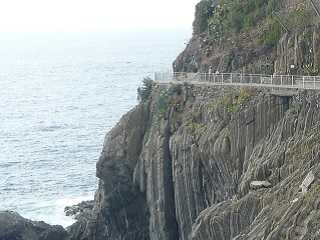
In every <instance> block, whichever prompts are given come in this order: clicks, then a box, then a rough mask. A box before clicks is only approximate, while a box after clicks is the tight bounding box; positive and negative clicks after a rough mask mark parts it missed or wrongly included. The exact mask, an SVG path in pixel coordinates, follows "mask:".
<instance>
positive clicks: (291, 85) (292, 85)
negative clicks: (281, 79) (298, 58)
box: [291, 76, 294, 87]
mask: <svg viewBox="0 0 320 240" xmlns="http://www.w3.org/2000/svg"><path fill="white" fill-rule="evenodd" d="M293 83H294V76H292V84H291V86H292V87H293V85H294V84H293Z"/></svg>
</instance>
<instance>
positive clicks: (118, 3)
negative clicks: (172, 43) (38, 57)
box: [0, 0, 199, 32]
mask: <svg viewBox="0 0 320 240" xmlns="http://www.w3.org/2000/svg"><path fill="white" fill-rule="evenodd" d="M198 1H199V0H0V32H87V31H90V32H91V31H98V32H99V31H122V32H125V31H135V30H144V29H188V28H191V26H192V21H193V18H194V9H195V5H196V3H197V2H198Z"/></svg>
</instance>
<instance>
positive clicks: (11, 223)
mask: <svg viewBox="0 0 320 240" xmlns="http://www.w3.org/2000/svg"><path fill="white" fill-rule="evenodd" d="M69 239H70V238H69V235H68V233H67V232H66V231H65V230H64V229H63V227H61V226H51V225H48V224H46V223H44V222H36V221H30V220H27V219H25V218H23V217H21V216H20V215H19V214H17V213H14V212H8V211H6V212H0V240H69Z"/></svg>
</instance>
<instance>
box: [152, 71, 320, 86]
mask: <svg viewBox="0 0 320 240" xmlns="http://www.w3.org/2000/svg"><path fill="white" fill-rule="evenodd" d="M154 80H155V81H157V82H160V83H169V82H190V83H193V84H210V85H234V86H251V87H271V88H294V89H320V76H298V75H263V74H241V73H213V74H209V73H183V72H174V73H170V72H164V73H155V75H154Z"/></svg>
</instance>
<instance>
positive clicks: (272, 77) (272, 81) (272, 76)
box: [271, 75, 273, 85]
mask: <svg viewBox="0 0 320 240" xmlns="http://www.w3.org/2000/svg"><path fill="white" fill-rule="evenodd" d="M271 85H273V75H271Z"/></svg>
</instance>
